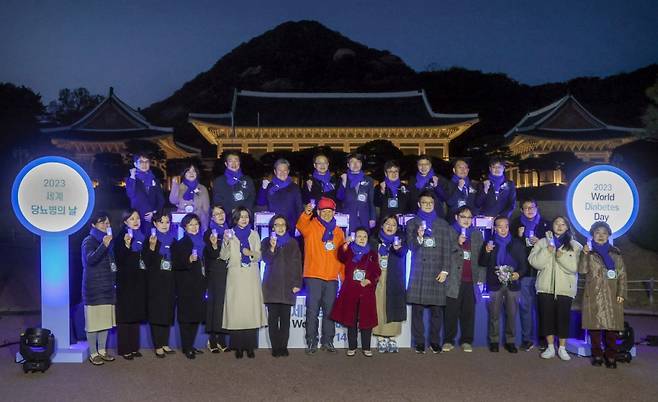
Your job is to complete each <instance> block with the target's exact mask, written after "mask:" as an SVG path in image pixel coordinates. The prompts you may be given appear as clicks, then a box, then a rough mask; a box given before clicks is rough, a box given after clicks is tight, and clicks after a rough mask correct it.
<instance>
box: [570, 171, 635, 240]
mask: <svg viewBox="0 0 658 402" xmlns="http://www.w3.org/2000/svg"><path fill="white" fill-rule="evenodd" d="M639 206H640V197H639V195H638V192H637V187H636V186H635V183H634V182H633V180H632V179H631V178H630V177H629V176H628V175H627V174H626V172H624V171H623V170H621V169H619V168H616V167H614V166H610V165H600V166H593V167H591V168H588V169H585V170H584V171H582V172H581V173H580V174H579V175H578V177H576V179H575V180H574V181H573V182H572V183H571V185H570V186H569V192H568V193H567V213H568V215H569V219H571V223H572V224H573V226H574V227H575V228H576V230H578V232H580V233H581V234H582V235H583V236H585V237H589V236H590V234H589V228H590V227H591V226H592V224H593V223H594V222H599V221H602V222H606V223H607V224H608V225H610V228H611V229H612V238H617V237H619V236H621V235H623V234H624V233H626V232H627V231H628V230H629V229H630V227H631V225H632V224H633V222H635V218H636V217H637V212H638V209H639Z"/></svg>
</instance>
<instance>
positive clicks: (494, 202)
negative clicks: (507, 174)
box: [475, 180, 516, 218]
mask: <svg viewBox="0 0 658 402" xmlns="http://www.w3.org/2000/svg"><path fill="white" fill-rule="evenodd" d="M475 205H476V206H477V207H478V209H479V213H480V215H484V216H498V215H504V216H506V217H508V218H509V217H510V216H512V213H513V212H514V209H515V208H516V186H514V182H513V181H511V180H505V183H503V184H502V185H501V187H500V191H499V192H498V195H496V193H495V191H494V190H493V184H492V185H491V186H490V187H489V191H488V192H486V193H485V192H484V184H483V183H480V184H478V190H477V195H476V198H475Z"/></svg>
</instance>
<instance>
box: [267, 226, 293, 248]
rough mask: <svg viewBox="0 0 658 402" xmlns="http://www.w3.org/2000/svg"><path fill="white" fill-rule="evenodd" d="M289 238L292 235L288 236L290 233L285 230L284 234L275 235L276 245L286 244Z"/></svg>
mask: <svg viewBox="0 0 658 402" xmlns="http://www.w3.org/2000/svg"><path fill="white" fill-rule="evenodd" d="M272 234H274V232H272ZM270 237H272V235H270ZM290 239H292V237H290V233H288V231H287V230H286V233H285V234H283V235H281V236H279V235H276V246H277V247H283V246H285V245H286V244H288V242H289V241H290Z"/></svg>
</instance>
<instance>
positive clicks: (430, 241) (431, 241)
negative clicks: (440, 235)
mask: <svg viewBox="0 0 658 402" xmlns="http://www.w3.org/2000/svg"><path fill="white" fill-rule="evenodd" d="M423 246H424V247H434V238H433V237H426V238H425V239H424V240H423Z"/></svg>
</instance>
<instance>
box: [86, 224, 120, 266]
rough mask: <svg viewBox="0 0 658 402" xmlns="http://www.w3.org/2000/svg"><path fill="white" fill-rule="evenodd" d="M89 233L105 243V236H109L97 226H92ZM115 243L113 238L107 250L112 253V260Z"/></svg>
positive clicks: (111, 259) (111, 258)
mask: <svg viewBox="0 0 658 402" xmlns="http://www.w3.org/2000/svg"><path fill="white" fill-rule="evenodd" d="M89 235H90V236H91V237H93V238H94V239H96V240H98V242H99V243H103V237H105V236H107V233H104V232H101V231H100V230H98V229H96V228H95V227H92V228H91V230H90V231H89ZM113 244H114V239H112V241H111V242H110V245H109V246H108V247H107V251H108V253H109V254H110V261H114V247H112V245H113Z"/></svg>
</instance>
